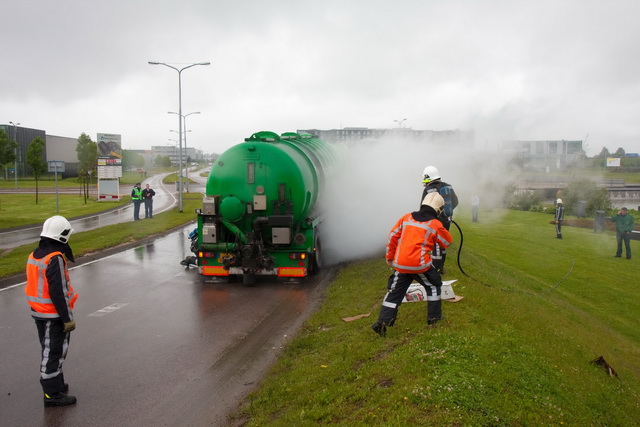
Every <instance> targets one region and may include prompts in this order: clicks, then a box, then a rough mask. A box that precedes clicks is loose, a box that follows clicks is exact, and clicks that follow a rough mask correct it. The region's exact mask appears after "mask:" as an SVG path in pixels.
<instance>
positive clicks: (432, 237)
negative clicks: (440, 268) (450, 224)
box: [385, 213, 452, 274]
mask: <svg viewBox="0 0 640 427" xmlns="http://www.w3.org/2000/svg"><path fill="white" fill-rule="evenodd" d="M451 242H452V238H451V234H450V233H449V231H448V230H447V229H446V228H444V226H443V225H442V223H441V222H440V221H439V220H437V219H432V220H429V221H424V222H423V221H416V220H415V219H413V216H412V215H411V214H410V213H409V214H406V215H405V216H403V217H402V218H400V220H399V221H398V222H397V223H396V225H394V227H393V228H392V229H391V231H390V232H389V241H388V242H387V251H386V254H385V258H386V259H388V260H393V267H394V268H395V269H396V270H397V271H398V272H400V273H410V274H415V273H423V272H425V271H427V270H428V269H429V268H431V266H432V260H431V251H432V250H433V248H434V247H435V245H436V243H438V244H439V245H440V246H441V247H442V248H447V247H448V246H449V245H451Z"/></svg>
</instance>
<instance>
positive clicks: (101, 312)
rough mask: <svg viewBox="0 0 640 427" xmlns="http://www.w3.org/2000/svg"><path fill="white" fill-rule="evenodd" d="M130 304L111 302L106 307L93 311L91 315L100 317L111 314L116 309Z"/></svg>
mask: <svg viewBox="0 0 640 427" xmlns="http://www.w3.org/2000/svg"><path fill="white" fill-rule="evenodd" d="M127 305H129V303H128V302H117V303H115V304H111V305H108V306H106V307H105V308H101V309H100V310H98V311H96V312H94V313H91V314H90V315H89V316H94V317H100V316H106V315H107V314H111V313H113V312H114V311H116V310H120V309H121V308H122V307H124V306H127Z"/></svg>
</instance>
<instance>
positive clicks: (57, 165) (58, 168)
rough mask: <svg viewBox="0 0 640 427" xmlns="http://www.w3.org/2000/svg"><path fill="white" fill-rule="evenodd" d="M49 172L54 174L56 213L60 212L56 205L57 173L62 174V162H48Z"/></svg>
mask: <svg viewBox="0 0 640 427" xmlns="http://www.w3.org/2000/svg"><path fill="white" fill-rule="evenodd" d="M47 163H48V164H49V172H54V174H55V177H56V178H55V179H56V213H58V212H59V211H60V209H59V204H58V172H64V162H63V161H62V160H49V161H48V162H47Z"/></svg>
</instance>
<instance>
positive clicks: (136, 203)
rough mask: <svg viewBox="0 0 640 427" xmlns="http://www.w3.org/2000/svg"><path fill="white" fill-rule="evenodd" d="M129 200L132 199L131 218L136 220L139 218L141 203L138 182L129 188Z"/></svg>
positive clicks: (140, 191)
mask: <svg viewBox="0 0 640 427" xmlns="http://www.w3.org/2000/svg"><path fill="white" fill-rule="evenodd" d="M131 200H133V220H134V221H137V220H139V219H140V204H142V190H141V189H140V183H139V182H137V183H136V185H134V186H133V190H131Z"/></svg>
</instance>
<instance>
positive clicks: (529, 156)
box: [501, 139, 584, 172]
mask: <svg viewBox="0 0 640 427" xmlns="http://www.w3.org/2000/svg"><path fill="white" fill-rule="evenodd" d="M501 151H502V152H506V153H511V154H512V155H513V158H514V159H516V160H517V161H518V162H519V164H520V165H521V167H522V168H523V169H525V170H532V171H540V172H553V171H562V170H565V169H567V168H571V167H575V166H580V165H581V164H582V159H583V158H584V150H583V149H582V141H566V140H564V139H562V140H555V141H506V142H504V143H502V144H501Z"/></svg>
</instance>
